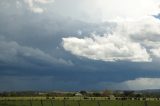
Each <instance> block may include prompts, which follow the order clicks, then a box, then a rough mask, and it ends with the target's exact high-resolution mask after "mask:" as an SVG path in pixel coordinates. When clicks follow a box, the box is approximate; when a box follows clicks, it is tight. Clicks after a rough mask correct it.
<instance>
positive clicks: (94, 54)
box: [63, 35, 150, 61]
mask: <svg viewBox="0 0 160 106" xmlns="http://www.w3.org/2000/svg"><path fill="white" fill-rule="evenodd" d="M63 47H64V49H65V50H67V51H70V52H71V53H72V54H75V55H77V56H83V57H86V58H90V59H94V60H103V61H116V60H128V61H150V56H149V54H148V53H147V51H146V49H145V48H143V47H142V46H141V45H140V44H139V43H135V42H132V41H130V40H128V39H126V38H124V37H121V36H116V35H108V36H107V35H106V36H98V35H94V36H92V37H91V38H89V37H86V38H84V39H79V38H75V37H70V38H63Z"/></svg>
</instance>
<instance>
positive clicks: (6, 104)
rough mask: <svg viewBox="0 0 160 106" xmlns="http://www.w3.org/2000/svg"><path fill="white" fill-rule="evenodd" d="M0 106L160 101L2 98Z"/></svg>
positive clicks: (143, 105) (119, 105) (137, 105)
mask: <svg viewBox="0 0 160 106" xmlns="http://www.w3.org/2000/svg"><path fill="white" fill-rule="evenodd" d="M0 106H160V100H156V99H153V98H152V99H150V100H143V99H139V100H108V99H106V98H104V97H98V98H97V97H90V98H81V97H71V98H65V97H56V98H48V99H46V98H45V97H34V98H32V97H7V98H2V97H1V98H0Z"/></svg>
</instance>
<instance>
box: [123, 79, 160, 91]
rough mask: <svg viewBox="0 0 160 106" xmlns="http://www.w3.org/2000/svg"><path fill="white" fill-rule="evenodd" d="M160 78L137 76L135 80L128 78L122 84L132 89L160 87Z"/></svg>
mask: <svg viewBox="0 0 160 106" xmlns="http://www.w3.org/2000/svg"><path fill="white" fill-rule="evenodd" d="M159 82H160V78H137V79H135V80H128V81H125V82H123V83H121V84H120V85H122V86H126V88H128V89H131V90H144V89H159V88H160V84H159Z"/></svg>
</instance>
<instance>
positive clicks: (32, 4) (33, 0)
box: [25, 0, 54, 13]
mask: <svg viewBox="0 0 160 106" xmlns="http://www.w3.org/2000/svg"><path fill="white" fill-rule="evenodd" d="M25 2H26V3H27V4H28V6H29V9H30V10H31V11H32V12H35V13H43V12H44V8H42V7H40V6H39V5H38V4H47V3H51V2H54V0H25Z"/></svg>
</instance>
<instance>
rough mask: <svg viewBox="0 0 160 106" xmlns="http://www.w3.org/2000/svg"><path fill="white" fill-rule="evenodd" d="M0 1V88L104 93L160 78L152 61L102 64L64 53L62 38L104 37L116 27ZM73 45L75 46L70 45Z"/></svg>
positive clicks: (157, 68) (155, 64)
mask: <svg viewBox="0 0 160 106" xmlns="http://www.w3.org/2000/svg"><path fill="white" fill-rule="evenodd" d="M19 2H21V3H22V4H21V5H22V6H21V7H17V4H16V2H15V1H13V0H2V1H0V83H1V85H0V90H1V91H4V90H52V89H55V90H56V89H57V90H58V89H60V90H79V89H105V88H110V87H109V86H106V85H105V84H106V82H111V83H112V82H116V83H120V82H123V81H126V80H129V79H135V78H139V77H152V78H153V77H160V73H159V68H160V67H159V65H158V63H159V62H157V61H158V60H157V61H155V62H152V63H134V62H133V63H132V62H102V61H94V60H89V59H86V58H83V57H78V56H74V55H72V54H70V53H69V52H66V51H65V50H64V49H63V47H62V38H63V37H70V36H77V37H79V38H81V37H84V36H89V35H90V33H96V34H99V35H103V34H104V33H111V32H109V31H110V29H112V28H113V29H114V26H116V23H111V22H108V23H107V22H106V23H99V24H95V23H87V22H83V21H80V20H75V19H73V18H71V17H64V16H61V15H59V14H57V13H54V12H52V13H50V12H48V11H46V12H44V13H42V14H36V13H33V12H32V11H30V10H29V9H28V7H27V5H26V4H25V3H24V2H23V1H19ZM73 46H74V45H73Z"/></svg>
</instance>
